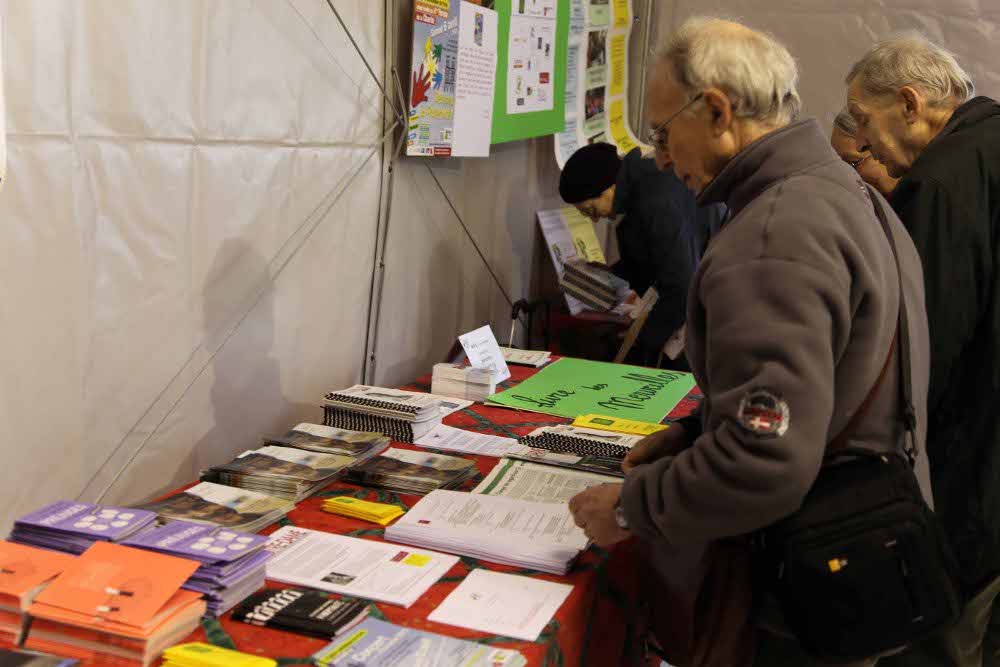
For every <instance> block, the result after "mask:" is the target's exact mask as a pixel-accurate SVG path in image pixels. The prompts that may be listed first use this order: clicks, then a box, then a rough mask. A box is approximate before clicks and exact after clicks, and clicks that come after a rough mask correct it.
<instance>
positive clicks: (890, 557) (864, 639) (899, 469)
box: [758, 190, 961, 662]
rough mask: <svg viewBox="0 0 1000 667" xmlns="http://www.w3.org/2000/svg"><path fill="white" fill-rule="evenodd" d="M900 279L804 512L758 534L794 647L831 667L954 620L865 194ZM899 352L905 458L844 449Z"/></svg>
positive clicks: (903, 334) (904, 362)
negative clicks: (870, 367)
mask: <svg viewBox="0 0 1000 667" xmlns="http://www.w3.org/2000/svg"><path fill="white" fill-rule="evenodd" d="M869 195H870V198H871V200H872V203H873V204H874V207H875V213H876V215H877V216H878V219H879V222H880V223H881V224H882V228H883V230H884V231H885V233H886V236H887V237H888V239H889V245H890V247H891V248H892V253H893V255H894V257H895V259H896V270H897V272H898V273H899V321H898V324H897V330H896V336H895V338H894V340H893V343H892V345H891V346H890V348H889V354H888V355H887V358H886V361H885V364H884V366H883V368H882V372H881V374H880V375H879V378H878V380H876V382H875V385H874V386H873V387H872V389H871V391H870V392H869V394H868V396H867V397H866V398H865V400H864V402H863V403H862V404H861V406H860V407H859V408H858V410H857V412H855V413H854V415H853V416H852V418H851V420H850V421H849V423H848V424H847V426H846V427H845V428H844V430H843V431H842V432H841V433H840V434H839V435H838V436H837V437H836V438H835V439H834V440H833V441H831V442H830V443H829V445H828V446H827V450H826V455H825V458H824V462H823V467H822V469H821V470H820V473H819V477H818V478H817V479H816V483H815V484H814V485H813V487H812V489H810V491H809V493H808V495H807V496H806V498H805V501H804V502H803V505H802V507H801V508H800V509H799V510H798V511H797V512H796V513H795V514H792V515H791V516H789V517H787V518H785V519H783V520H781V521H779V522H778V523H776V524H774V525H772V526H770V527H768V528H767V529H765V530H764V531H762V533H761V534H760V535H759V536H758V538H759V540H758V541H759V546H760V550H759V552H758V556H759V557H760V558H759V562H760V564H761V565H762V566H763V567H762V569H761V570H760V571H759V573H760V574H761V575H762V578H763V581H762V582H761V583H762V584H763V585H764V586H765V587H766V588H768V589H770V590H771V591H772V592H773V593H774V595H775V596H776V598H777V600H778V602H779V604H780V606H781V608H782V611H783V612H784V616H785V622H786V623H787V625H788V627H789V629H790V630H791V631H792V633H793V634H794V635H795V637H796V638H797V639H798V640H799V642H800V643H801V644H802V646H803V648H804V649H805V650H806V651H807V652H808V653H810V654H812V655H813V656H815V657H817V658H820V659H822V660H827V661H830V662H849V661H852V660H859V659H863V658H868V657H871V656H876V655H881V654H884V653H887V652H889V651H892V650H893V649H897V648H900V647H904V646H906V645H908V644H910V643H912V642H914V641H917V640H919V639H922V638H924V637H926V636H928V635H929V634H932V633H933V632H935V631H936V630H939V629H942V628H943V627H945V626H947V625H948V624H950V623H952V622H954V621H955V620H957V618H958V616H959V613H960V611H961V605H960V602H959V595H958V586H957V585H956V581H957V579H956V577H955V573H956V570H955V565H954V559H953V557H952V555H951V553H950V551H949V549H948V545H947V542H946V538H945V536H944V531H943V529H942V526H941V525H940V522H939V519H938V517H937V516H935V515H934V513H933V511H932V510H931V509H930V508H929V507H928V506H927V504H926V503H925V502H924V499H923V496H922V495H921V493H920V487H919V485H918V483H917V478H916V475H915V474H914V472H913V465H914V463H915V461H916V412H915V411H914V408H913V398H912V393H913V388H912V386H911V385H912V383H911V377H910V344H909V332H908V329H907V317H906V305H905V302H904V298H903V274H902V271H901V270H900V266H899V256H898V254H897V252H896V244H895V241H894V240H893V237H892V230H891V229H890V228H889V223H888V221H887V220H886V215H885V211H884V210H883V208H882V203H881V202H880V201H879V199H878V196H877V195H875V194H874V193H872V192H871V191H870V190H869ZM897 344H898V347H899V359H900V365H901V371H902V376H901V382H900V386H901V393H902V406H903V415H902V416H903V421H904V424H905V427H906V435H905V437H904V446H903V451H902V452H893V453H879V452H875V451H872V450H869V449H865V448H859V447H850V446H848V444H847V443H848V437H849V435H851V433H852V432H853V431H854V429H855V428H856V427H857V425H858V424H859V423H860V421H861V417H862V416H863V415H864V413H865V412H866V411H867V409H868V407H869V405H870V403H871V402H872V400H873V399H874V398H875V396H876V395H877V393H878V389H879V387H880V386H881V385H882V381H883V380H884V378H885V377H886V375H887V372H888V370H889V366H890V360H891V359H892V354H893V351H894V349H895V348H896V346H897Z"/></svg>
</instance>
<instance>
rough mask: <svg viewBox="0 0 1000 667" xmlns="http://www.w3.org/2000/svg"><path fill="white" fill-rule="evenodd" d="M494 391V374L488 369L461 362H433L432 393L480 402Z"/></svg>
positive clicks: (495, 385) (495, 388) (495, 386)
mask: <svg viewBox="0 0 1000 667" xmlns="http://www.w3.org/2000/svg"><path fill="white" fill-rule="evenodd" d="M496 391H497V383H496V376H495V375H494V372H493V371H492V370H490V369H487V368H474V367H472V366H463V365H461V364H434V374H433V375H432V376H431V392H432V393H434V394H438V395H440V396H452V397H454V398H461V399H465V400H467V401H479V402H480V403H481V402H483V401H485V400H486V397H487V396H492V395H493V394H495V393H496Z"/></svg>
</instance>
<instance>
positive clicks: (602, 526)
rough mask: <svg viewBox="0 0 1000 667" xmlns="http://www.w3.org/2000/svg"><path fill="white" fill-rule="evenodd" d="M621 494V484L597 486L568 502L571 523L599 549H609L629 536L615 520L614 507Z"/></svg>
mask: <svg viewBox="0 0 1000 667" xmlns="http://www.w3.org/2000/svg"><path fill="white" fill-rule="evenodd" d="M621 493H622V485H621V484H599V485H597V486H592V487H590V488H589V489H586V490H584V491H581V492H580V493H578V494H576V495H575V496H573V498H571V499H570V501H569V511H570V512H572V513H573V521H575V522H576V525H577V526H579V527H580V528H583V532H584V533H586V534H587V537H589V538H590V539H591V541H593V542H594V544H596V545H597V546H599V547H609V546H611V545H612V544H615V543H617V542H621V541H622V540H625V539H628V538H629V537H630V535H631V533H629V532H628V531H627V530H622V529H621V528H619V527H618V521H616V520H615V505H617V503H618V498H619V497H621Z"/></svg>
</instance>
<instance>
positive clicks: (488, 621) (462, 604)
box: [427, 569, 573, 642]
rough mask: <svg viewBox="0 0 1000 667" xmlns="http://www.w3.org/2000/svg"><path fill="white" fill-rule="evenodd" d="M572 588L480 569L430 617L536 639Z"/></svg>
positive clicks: (475, 628) (440, 620) (454, 624)
mask: <svg viewBox="0 0 1000 667" xmlns="http://www.w3.org/2000/svg"><path fill="white" fill-rule="evenodd" d="M571 592H573V587H572V586H570V585H568V584H557V583H555V582H552V581H545V580H543V579H532V578H531V577H524V576H520V575H516V574H503V573H500V572H490V571H489V570H482V569H476V570H473V571H472V572H470V573H469V576H467V577H466V578H465V580H464V581H463V582H462V583H460V584H459V585H458V588H456V589H455V590H454V591H452V592H451V595H449V596H448V597H446V598H445V599H444V602H442V603H441V604H440V605H438V608H437V609H435V610H434V611H433V612H431V615H430V616H428V617H427V618H428V620H431V621H434V622H435V623H445V624H447V625H453V626H455V627H458V628H467V629H469V630H478V631H479V632H488V633H490V634H495V635H504V636H506V637H514V638H517V639H523V640H525V641H531V642H533V641H535V640H537V639H538V636H539V635H540V634H541V633H542V630H544V629H545V625H546V624H547V623H548V622H549V621H550V620H552V617H553V616H555V613H556V611H558V609H559V607H560V606H562V603H563V602H565V601H566V598H568V597H569V594H570V593H571Z"/></svg>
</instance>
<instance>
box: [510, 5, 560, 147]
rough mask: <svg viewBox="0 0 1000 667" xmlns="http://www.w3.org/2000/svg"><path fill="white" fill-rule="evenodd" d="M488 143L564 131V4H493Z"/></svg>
mask: <svg viewBox="0 0 1000 667" xmlns="http://www.w3.org/2000/svg"><path fill="white" fill-rule="evenodd" d="M494 9H496V11H497V13H498V14H499V18H500V29H499V34H498V41H497V78H496V94H495V95H494V98H493V132H492V137H491V142H492V143H494V144H500V143H504V142H507V141H517V140H518V139H529V138H531V137H541V136H545V135H549V134H557V133H559V132H562V131H563V129H565V125H566V50H567V44H568V41H569V15H570V0H497V1H496V4H495V5H494Z"/></svg>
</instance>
